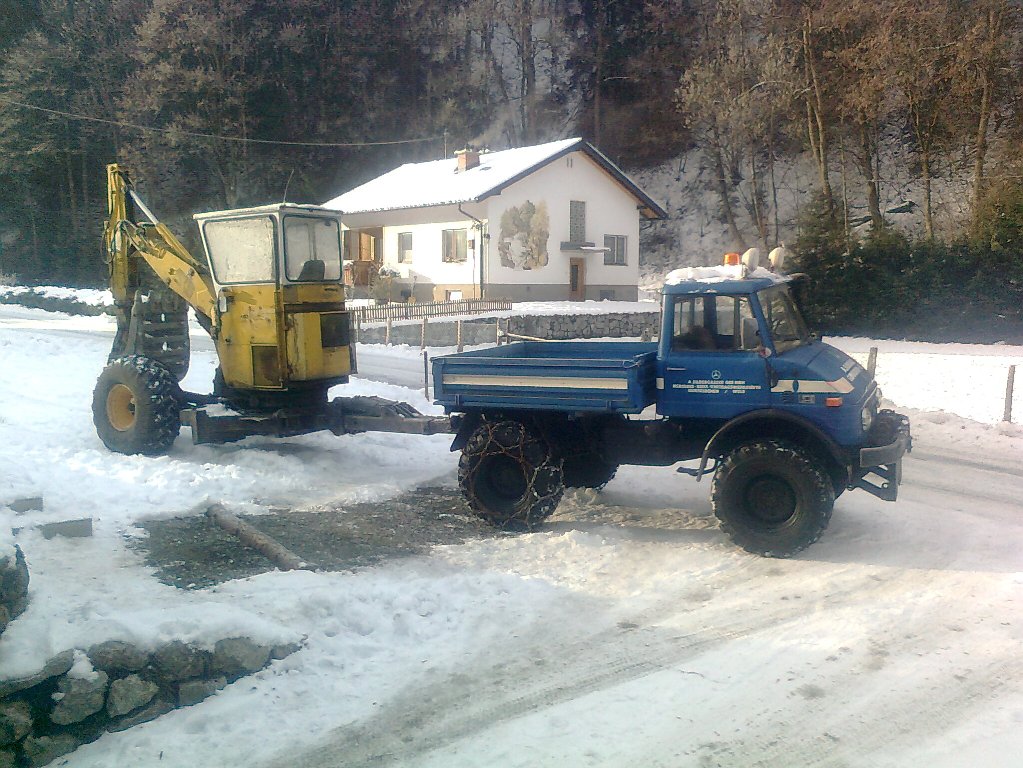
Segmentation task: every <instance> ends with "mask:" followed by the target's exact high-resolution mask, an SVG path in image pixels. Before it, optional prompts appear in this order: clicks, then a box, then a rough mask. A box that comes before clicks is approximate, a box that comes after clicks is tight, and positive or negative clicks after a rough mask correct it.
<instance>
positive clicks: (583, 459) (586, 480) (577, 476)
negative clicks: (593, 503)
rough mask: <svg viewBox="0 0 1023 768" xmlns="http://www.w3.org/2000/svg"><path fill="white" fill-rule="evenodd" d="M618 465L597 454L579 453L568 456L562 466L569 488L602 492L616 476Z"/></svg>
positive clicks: (566, 484)
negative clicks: (592, 489) (591, 489)
mask: <svg viewBox="0 0 1023 768" xmlns="http://www.w3.org/2000/svg"><path fill="white" fill-rule="evenodd" d="M617 471H618V465H617V464H612V463H611V462H609V461H607V460H606V459H603V458H601V457H600V455H599V454H597V453H579V454H575V455H572V456H566V457H565V461H564V464H563V465H562V474H563V475H564V478H565V486H566V487H568V488H594V489H596V490H598V491H599V490H600V489H601V488H603V487H604V486H605V485H607V484H608V483H609V482H611V479H612V478H613V477H614V476H615V473H616V472H617Z"/></svg>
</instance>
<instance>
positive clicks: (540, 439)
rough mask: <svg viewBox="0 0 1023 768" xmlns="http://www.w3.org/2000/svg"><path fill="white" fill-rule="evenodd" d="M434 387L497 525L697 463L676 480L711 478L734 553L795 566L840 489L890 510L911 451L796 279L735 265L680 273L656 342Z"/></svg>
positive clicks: (477, 503) (436, 366)
mask: <svg viewBox="0 0 1023 768" xmlns="http://www.w3.org/2000/svg"><path fill="white" fill-rule="evenodd" d="M433 377H434V387H435V393H436V401H437V402H438V403H439V404H441V405H443V406H444V408H445V410H446V412H447V413H449V414H453V417H452V422H453V424H454V427H455V429H456V430H457V434H456V437H455V440H454V443H453V444H452V450H461V452H462V455H461V458H460V460H459V466H458V481H459V485H460V487H461V490H462V493H463V494H464V495H465V498H466V500H467V502H468V504H469V506H470V508H471V509H472V510H473V512H474V513H475V514H477V515H479V516H480V517H482V518H484V519H485V520H487V521H489V522H491V523H493V524H495V525H498V526H501V527H515V528H528V529H531V528H533V527H535V526H537V525H538V524H540V523H541V522H542V521H543V520H545V519H546V518H547V517H548V516H549V515H550V514H551V513H552V512H553V511H554V509H555V508H556V507H557V506H558V503H559V501H560V500H561V497H562V494H563V493H564V489H565V488H566V487H590V488H599V487H602V486H603V485H604V484H606V483H607V482H608V481H609V480H610V479H611V478H612V477H613V476H614V474H615V472H616V470H617V469H618V467H619V466H620V465H622V464H638V465H645V466H665V467H669V466H673V465H676V464H680V463H682V462H694V463H695V462H698V464H697V465H696V466H690V467H680V468H679V469H678V471H679V472H686V473H688V474H691V475H694V476H695V477H696V478H697V479H699V478H700V477H702V476H703V475H704V474H708V473H713V481H712V483H711V501H712V505H713V509H714V514H715V515H716V516H717V518H718V520H719V521H720V523H721V528H722V529H723V530H724V531H725V532H726V533H727V534H728V535H729V536H730V537H731V538H732V540H733V541H734V542H735V543H736V544H738V545H739V546H740V547H743V548H744V549H746V550H748V551H750V552H754V553H757V554H761V555H767V556H773V557H787V556H790V555H792V554H795V553H796V552H799V551H800V550H802V549H804V548H805V547H807V546H809V545H810V544H812V543H813V542H814V541H816V540H817V538H818V537H819V536H820V535H821V533H822V532H823V531H824V529H825V528H826V527H827V525H828V522H829V521H830V518H831V511H832V507H833V506H834V503H835V499H836V498H837V497H838V496H839V495H840V494H842V493H843V492H844V491H846V490H853V489H857V488H859V489H863V490H866V491H868V492H870V493H872V494H873V495H875V496H877V497H878V498H881V499H884V500H885V501H895V499H896V496H897V493H898V486H899V483H900V480H901V460H902V456H903V455H904V454H905V453H906V452H907V451H909V450H910V448H911V439H910V429H909V420H908V419H907V418H906V417H905V416H902V415H900V414H898V413H895V412H893V411H891V410H881V409H880V408H879V404H880V400H881V392H880V390H879V389H878V387H877V384H876V382H875V381H874V379H873V377H872V376H871V375H870V374H869V373H868V372H867V371H866V370H865V369H864V368H863V367H862V366H860V365H859V364H858V363H857V362H856V361H855V360H853V359H852V358H850V357H849V356H848V355H846V354H844V353H843V352H840V351H839V350H837V349H835V348H834V347H831V346H829V345H827V344H825V343H824V342H823V341H821V340H820V339H818V338H816V337H815V336H814V335H813V334H811V333H810V332H809V331H808V330H807V326H806V324H805V322H804V320H803V318H802V316H801V314H800V311H799V309H798V306H797V304H796V302H795V301H794V299H793V295H792V291H791V278H789V277H785V276H781V275H778V274H775V273H774V272H770V271H768V270H766V269H762V268H761V269H755V270H754V271H752V272H751V273H748V274H747V271H746V270H744V269H743V267H742V265H736V266H734V267H725V268H721V269H720V270H714V269H703V270H699V269H696V270H693V269H691V270H679V271H677V272H676V273H672V274H671V275H669V277H668V280H667V282H666V284H665V286H664V290H663V303H662V312H661V332H660V338H659V341H657V342H572V341H565V342H558V341H550V342H532V341H524V342H516V343H512V344H508V345H504V346H497V347H493V348H490V349H485V350H482V351H477V352H465V353H460V354H454V355H446V356H443V357H437V358H435V359H434V361H433Z"/></svg>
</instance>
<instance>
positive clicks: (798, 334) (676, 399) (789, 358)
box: [657, 268, 880, 448]
mask: <svg viewBox="0 0 1023 768" xmlns="http://www.w3.org/2000/svg"><path fill="white" fill-rule="evenodd" d="M680 273H681V274H679V273H676V277H675V278H674V279H673V278H671V276H669V280H668V281H667V283H666V285H665V287H664V291H663V307H662V308H663V315H662V326H661V327H662V335H661V339H660V342H659V344H658V355H657V365H658V370H657V390H658V397H657V412H658V414H660V415H662V416H665V417H669V418H670V417H692V416H694V415H701V416H706V417H708V418H713V419H725V420H728V419H733V418H735V417H737V416H740V415H742V414H745V413H749V412H752V411H755V410H761V409H771V410H774V411H777V412H784V413H786V414H789V415H792V416H797V417H799V418H800V419H805V420H806V421H808V422H810V423H811V424H814V425H816V426H817V427H819V428H820V429H822V430H824V431H826V432H827V434H828V435H829V436H830V437H831V438H832V439H833V440H834V441H835V442H836V443H837V444H838V445H840V446H844V447H847V448H851V447H855V446H859V445H862V444H863V441H864V437H865V434H866V433H867V432H869V431H870V429H871V427H872V426H873V423H874V420H875V418H876V417H877V414H878V410H879V404H880V391H879V389H878V387H877V385H876V383H875V382H874V381H873V378H872V377H871V376H870V375H868V374H867V372H866V371H865V370H864V369H863V367H862V366H860V365H859V363H857V362H856V361H855V360H853V359H852V358H851V357H849V356H848V355H846V354H845V353H844V352H841V351H840V350H838V349H835V348H834V347H832V346H830V345H828V344H825V343H824V342H823V341H822V340H820V339H819V338H817V337H816V336H815V335H814V334H811V333H810V331H809V330H808V328H807V325H806V322H805V321H804V319H803V316H802V314H801V312H800V311H799V307H798V305H797V303H796V301H795V300H794V298H793V295H792V292H791V290H790V285H791V279H790V278H789V277H786V276H781V275H776V274H774V273H771V272H768V271H767V270H757V271H756V272H755V273H754V274H753V275H752V276H749V277H742V276H738V275H736V276H733V273H730V272H729V271H728V268H724V269H723V270H722V271H721V275H722V276H721V277H719V278H715V277H713V276H712V277H709V278H708V277H707V276H706V272H705V273H704V276H702V277H700V278H692V277H689V276H687V274H686V271H685V270H682V271H680Z"/></svg>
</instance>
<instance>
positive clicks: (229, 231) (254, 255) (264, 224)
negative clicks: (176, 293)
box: [203, 216, 276, 285]
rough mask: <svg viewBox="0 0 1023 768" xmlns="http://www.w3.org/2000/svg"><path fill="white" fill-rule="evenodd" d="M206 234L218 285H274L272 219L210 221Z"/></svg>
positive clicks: (206, 224) (204, 227) (260, 217)
mask: <svg viewBox="0 0 1023 768" xmlns="http://www.w3.org/2000/svg"><path fill="white" fill-rule="evenodd" d="M203 234H204V235H205V237H206V247H207V251H208V252H209V256H210V267H211V268H212V269H213V276H214V278H215V279H216V281H217V283H218V284H220V285H225V284H237V283H270V282H273V280H274V254H275V252H276V250H275V248H274V240H275V228H274V220H273V217H271V216H256V217H252V218H245V219H225V220H221V221H215V220H214V221H207V222H205V224H203Z"/></svg>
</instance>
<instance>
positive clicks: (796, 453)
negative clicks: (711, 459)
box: [711, 440, 835, 557]
mask: <svg viewBox="0 0 1023 768" xmlns="http://www.w3.org/2000/svg"><path fill="white" fill-rule="evenodd" d="M711 503H712V505H713V508H714V514H715V515H716V516H717V518H718V520H719V521H720V522H721V530H723V531H724V532H725V533H726V534H728V536H729V537H730V538H731V539H732V541H734V542H735V543H736V544H738V545H739V546H740V547H742V548H743V549H745V550H746V551H747V552H753V553H754V554H758V555H764V556H766V557H789V556H791V555H794V554H796V553H797V552H799V551H801V550H803V549H805V548H806V547H808V546H810V545H811V544H813V543H814V542H815V541H816V540H817V539H818V538H819V537H820V535H821V533H823V532H824V529H825V528H827V527H828V523H829V522H830V521H831V510H832V508H833V507H834V505H835V489H834V486H833V485H832V481H831V477H830V476H829V475H828V473H827V472H826V471H825V470H824V469H823V468H822V467H820V466H819V464H818V463H817V462H816V461H814V460H813V458H812V457H811V456H810V455H809V454H807V453H806V452H805V451H803V450H802V449H800V448H798V447H796V446H794V445H789V444H787V443H779V442H775V441H770V440H768V441H762V442H753V443H746V444H745V445H741V446H739V447H738V448H736V449H735V450H733V451H732V452H731V453H730V454H729V455H728V456H727V457H725V460H724V461H723V462H722V463H721V465H720V466H719V467H718V469H717V472H716V473H715V474H714V481H713V483H712V485H711Z"/></svg>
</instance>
